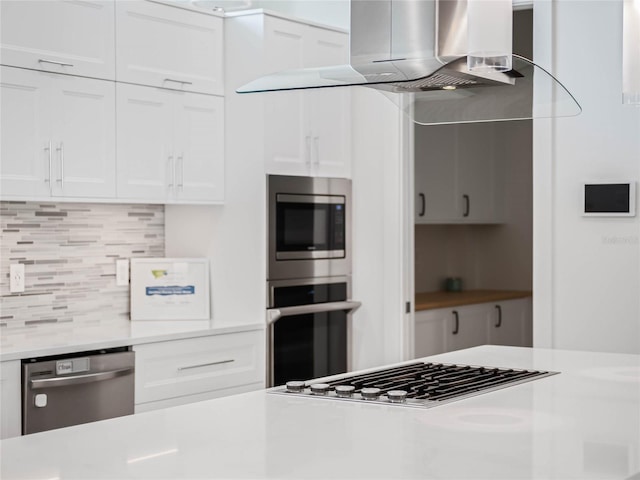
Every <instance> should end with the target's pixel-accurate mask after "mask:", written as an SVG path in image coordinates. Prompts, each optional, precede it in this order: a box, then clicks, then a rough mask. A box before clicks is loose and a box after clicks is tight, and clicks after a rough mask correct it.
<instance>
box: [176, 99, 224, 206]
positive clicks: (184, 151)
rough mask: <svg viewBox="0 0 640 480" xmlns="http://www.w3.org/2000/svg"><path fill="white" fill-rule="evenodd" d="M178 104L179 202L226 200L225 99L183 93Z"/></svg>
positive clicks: (177, 180)
mask: <svg viewBox="0 0 640 480" xmlns="http://www.w3.org/2000/svg"><path fill="white" fill-rule="evenodd" d="M181 97H182V98H180V99H179V100H178V101H177V103H176V112H175V118H176V120H177V122H178V123H177V125H176V131H175V134H176V137H175V148H176V152H175V153H176V165H175V173H176V188H175V198H176V200H179V201H184V202H189V201H198V200H202V201H208V202H222V201H223V200H224V99H223V98H220V97H213V96H205V95H191V94H182V95H181Z"/></svg>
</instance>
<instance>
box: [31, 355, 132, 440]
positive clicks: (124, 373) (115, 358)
mask: <svg viewBox="0 0 640 480" xmlns="http://www.w3.org/2000/svg"><path fill="white" fill-rule="evenodd" d="M134 358H135V353H134V352H131V351H129V350H128V348H127V347H121V348H113V349H105V350H96V351H91V352H83V353H74V354H69V355H62V356H57V357H42V358H31V359H26V360H23V361H22V434H23V435H26V434H29V433H36V432H42V431H45V430H52V429H54V428H61V427H68V426H70V425H77V424H80V423H88V422H94V421H97V420H104V419H107V418H113V417H120V416H123V415H130V414H132V413H133V409H134Z"/></svg>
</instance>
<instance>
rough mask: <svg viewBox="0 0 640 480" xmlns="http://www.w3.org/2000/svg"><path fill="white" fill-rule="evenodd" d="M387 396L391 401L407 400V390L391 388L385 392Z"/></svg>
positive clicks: (400, 401) (401, 401)
mask: <svg viewBox="0 0 640 480" xmlns="http://www.w3.org/2000/svg"><path fill="white" fill-rule="evenodd" d="M387 398H389V401H390V402H391V403H403V402H405V401H406V400H407V392H406V391H405V390H391V391H389V392H387Z"/></svg>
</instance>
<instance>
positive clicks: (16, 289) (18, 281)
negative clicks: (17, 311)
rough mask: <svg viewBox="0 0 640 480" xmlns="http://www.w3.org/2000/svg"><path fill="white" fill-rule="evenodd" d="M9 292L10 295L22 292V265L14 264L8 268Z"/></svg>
mask: <svg viewBox="0 0 640 480" xmlns="http://www.w3.org/2000/svg"><path fill="white" fill-rule="evenodd" d="M9 291H10V292H11V293H22V292H24V264H22V263H14V264H12V265H10V266H9Z"/></svg>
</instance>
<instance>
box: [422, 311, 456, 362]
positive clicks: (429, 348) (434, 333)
mask: <svg viewBox="0 0 640 480" xmlns="http://www.w3.org/2000/svg"><path fill="white" fill-rule="evenodd" d="M450 315H451V310H449V309H437V310H424V311H421V312H416V313H415V357H416V358H421V357H428V356H430V355H437V354H439V353H444V352H445V351H446V346H445V337H446V334H445V329H446V326H447V320H448V318H449V316H450Z"/></svg>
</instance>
